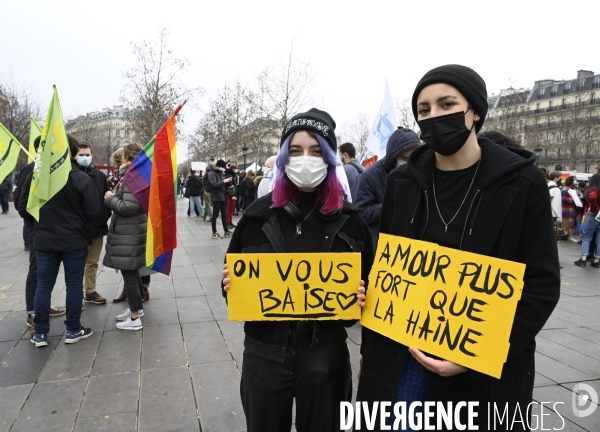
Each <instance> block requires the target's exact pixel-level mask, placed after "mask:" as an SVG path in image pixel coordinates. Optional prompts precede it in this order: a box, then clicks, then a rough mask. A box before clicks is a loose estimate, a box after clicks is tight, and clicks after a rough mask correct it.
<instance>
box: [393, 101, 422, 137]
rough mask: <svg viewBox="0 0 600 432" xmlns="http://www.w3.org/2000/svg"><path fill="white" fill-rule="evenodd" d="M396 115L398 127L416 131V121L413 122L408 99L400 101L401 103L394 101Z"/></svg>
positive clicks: (413, 117) (413, 118)
mask: <svg viewBox="0 0 600 432" xmlns="http://www.w3.org/2000/svg"><path fill="white" fill-rule="evenodd" d="M396 113H397V114H398V124H399V125H400V126H404V127H407V128H409V129H412V130H416V128H417V121H416V120H415V116H414V114H413V112H412V106H411V100H410V99H408V98H405V99H402V102H400V101H399V100H398V99H396Z"/></svg>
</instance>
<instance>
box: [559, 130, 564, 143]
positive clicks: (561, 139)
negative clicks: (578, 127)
mask: <svg viewBox="0 0 600 432" xmlns="http://www.w3.org/2000/svg"><path fill="white" fill-rule="evenodd" d="M564 139H565V133H564V131H560V134H559V135H558V140H559V141H564Z"/></svg>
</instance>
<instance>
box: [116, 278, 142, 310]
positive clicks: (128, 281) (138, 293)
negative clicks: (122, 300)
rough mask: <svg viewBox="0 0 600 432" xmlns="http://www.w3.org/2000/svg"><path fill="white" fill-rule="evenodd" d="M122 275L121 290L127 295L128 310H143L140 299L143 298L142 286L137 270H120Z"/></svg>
mask: <svg viewBox="0 0 600 432" xmlns="http://www.w3.org/2000/svg"><path fill="white" fill-rule="evenodd" d="M121 274H122V275H123V289H124V290H125V293H126V294H127V301H128V302H129V310H131V311H132V312H135V311H139V310H140V309H144V305H143V303H142V297H143V296H144V286H143V285H142V279H141V278H140V271H139V270H121Z"/></svg>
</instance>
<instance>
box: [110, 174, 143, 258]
mask: <svg viewBox="0 0 600 432" xmlns="http://www.w3.org/2000/svg"><path fill="white" fill-rule="evenodd" d="M104 204H105V205H106V207H108V208H109V209H110V210H112V212H113V215H112V218H111V220H110V227H109V230H108V239H107V241H106V255H104V261H103V263H104V265H105V266H107V267H110V268H114V269H119V270H138V269H140V268H142V267H144V266H145V265H146V227H147V224H148V216H146V213H144V209H142V207H141V206H140V204H139V203H138V201H137V200H136V199H135V197H134V196H133V194H132V193H131V192H130V191H129V189H127V186H125V184H124V183H121V184H120V185H119V189H117V192H116V193H115V195H113V196H111V197H108V198H106V200H105V201H104Z"/></svg>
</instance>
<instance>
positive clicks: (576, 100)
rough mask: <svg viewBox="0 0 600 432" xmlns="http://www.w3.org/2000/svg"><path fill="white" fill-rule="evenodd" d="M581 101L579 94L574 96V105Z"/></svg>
mask: <svg viewBox="0 0 600 432" xmlns="http://www.w3.org/2000/svg"><path fill="white" fill-rule="evenodd" d="M580 101H581V96H579V95H577V96H575V106H579V102H580Z"/></svg>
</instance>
